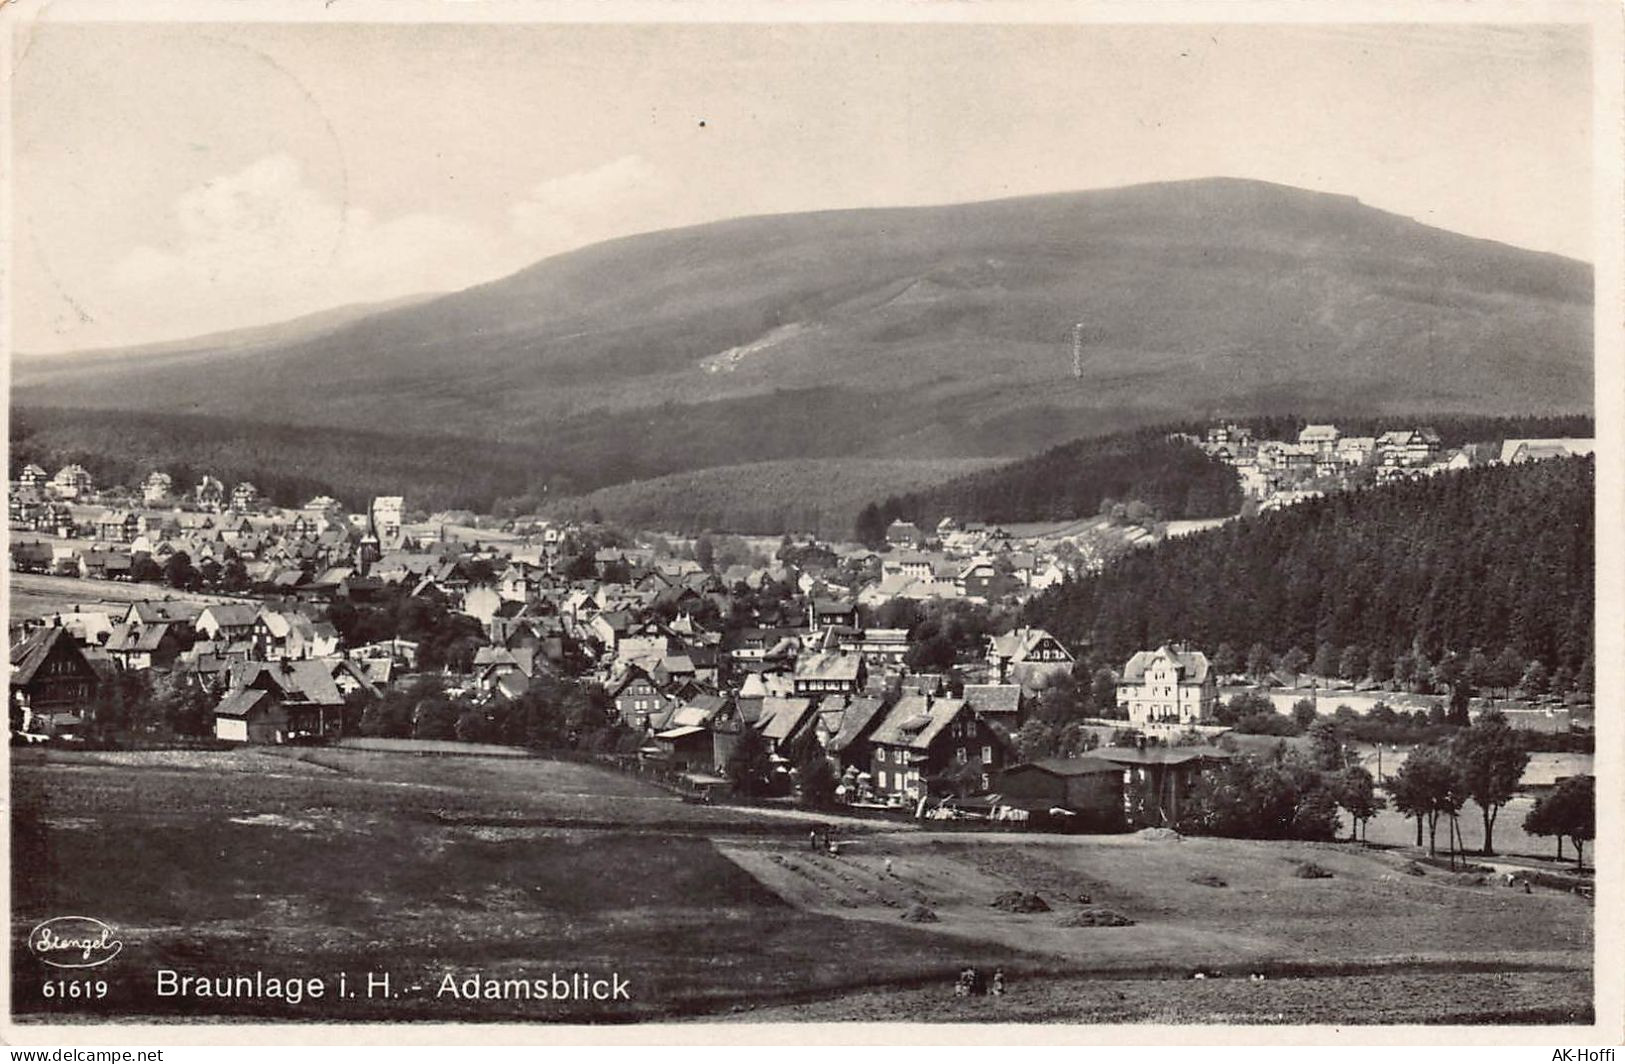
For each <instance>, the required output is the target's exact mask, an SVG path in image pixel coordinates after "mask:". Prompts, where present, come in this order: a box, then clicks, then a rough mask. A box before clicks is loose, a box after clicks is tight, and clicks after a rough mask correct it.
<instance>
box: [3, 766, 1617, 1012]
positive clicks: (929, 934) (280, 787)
mask: <svg viewBox="0 0 1625 1064" xmlns="http://www.w3.org/2000/svg"><path fill="white" fill-rule="evenodd" d="M13 767H14V771H13V795H12V797H13V803H14V806H13V808H14V813H13V861H12V868H13V873H12V875H13V879H12V887H13V896H14V899H15V901H14V910H13V914H12V920H13V930H14V943H15V945H14V947H13V962H14V970H15V972H16V973H17V979H16V981H15V983H14V989H13V995H14V996H13V1007H14V1010H15V1012H16V1013H17V1014H18V1015H19V1017H21V1018H24V1019H40V1018H45V1017H49V1016H51V1015H53V1014H60V1013H61V1010H62V1009H63V1008H68V1009H71V1010H72V1015H73V1016H74V1017H76V1018H78V1019H83V1020H85V1021H95V1020H102V1019H109V1018H121V1019H128V1018H158V1019H169V1018H174V1019H177V1020H178V1019H181V1018H182V1017H183V1016H184V1017H198V1016H209V1015H214V1016H217V1017H222V1016H223V1017H232V1018H244V1019H247V1018H251V1017H252V1018H259V1019H264V1018H274V1019H288V1020H312V1021H313V1020H328V1021H331V1020H341V1021H342V1020H356V1021H364V1020H420V1021H421V1020H428V1021H457V1020H480V1021H486V1020H491V1021H495V1020H506V1021H513V1020H537V1021H542V1022H552V1021H587V1022H627V1021H636V1020H657V1019H680V1018H691V1019H708V1018H709V1019H715V1018H721V1017H732V1016H737V1017H739V1018H744V1019H752V1020H757V1019H762V1020H765V1019H783V1020H795V1019H821V1020H880V1019H885V1020H898V1019H918V1020H975V1019H986V1018H1000V1019H1009V1020H1020V1021H1055V1020H1068V1021H1074V1022H1080V1021H1088V1022H1097V1021H1105V1022H1142V1021H1143V1022H1169V1021H1175V1022H1259V1023H1281V1022H1287V1023H1298V1022H1340V1023H1362V1022H1365V1023H1373V1022H1446V1021H1451V1022H1488V1021H1490V1020H1500V1021H1502V1022H1555V1021H1557V1020H1583V1019H1586V1018H1588V1017H1589V1014H1590V1010H1591V1000H1590V996H1591V989H1590V985H1591V976H1590V946H1591V934H1592V932H1591V909H1590V907H1589V904H1588V903H1587V902H1585V901H1584V900H1582V899H1579V898H1576V897H1573V896H1570V895H1566V894H1561V893H1558V892H1555V891H1536V892H1535V893H1534V894H1531V895H1525V894H1523V893H1522V892H1521V891H1512V890H1507V889H1505V888H1497V887H1492V886H1474V885H1470V884H1469V883H1467V882H1465V881H1463V880H1461V879H1458V878H1454V877H1451V876H1448V875H1445V874H1442V873H1439V874H1433V873H1430V874H1429V875H1427V876H1424V877H1421V878H1414V877H1410V876H1407V875H1405V874H1404V873H1403V872H1402V871H1401V866H1402V865H1403V863H1404V862H1403V860H1402V859H1401V858H1400V857H1398V856H1397V855H1392V854H1384V853H1379V852H1375V851H1366V850H1356V849H1352V848H1344V847H1336V846H1312V845H1308V844H1291V843H1287V844H1273V843H1248V842H1232V841H1224V840H1185V841H1182V842H1181V841H1172V842H1152V841H1147V840H1143V839H1139V838H1137V837H1133V836H1123V837H1093V838H1091V837H1059V836H1022V835H981V834H969V835H967V834H961V833H947V834H942V833H933V832H926V831H919V830H913V829H912V826H909V825H897V826H895V827H894V826H892V825H889V824H887V823H884V822H881V823H877V824H876V825H875V826H874V827H873V828H872V829H871V830H868V831H862V830H857V829H854V830H851V831H849V832H847V833H846V834H845V841H844V844H843V847H842V852H841V854H840V855H839V856H836V857H830V856H828V855H824V854H818V853H813V852H811V850H810V849H809V847H808V845H807V838H806V836H807V830H808V826H809V821H808V820H806V819H804V818H802V817H800V816H799V815H797V814H795V813H791V812H788V811H785V810H774V811H771V812H769V811H757V810H750V809H740V808H729V807H726V806H715V807H713V806H697V805H690V804H685V803H683V802H681V801H679V800H678V799H676V798H674V797H672V796H671V795H669V794H667V793H666V792H664V791H661V790H658V789H656V788H653V787H651V786H648V785H646V784H644V783H643V782H641V781H639V780H637V779H636V778H633V777H629V776H624V775H620V774H617V773H613V772H610V771H607V770H603V769H599V768H596V767H592V766H586V765H577V764H568V763H559V762H550V761H541V760H533V759H525V760H514V759H494V758H493V759H481V758H472V757H461V758H433V757H417V756H409V755H402V754H395V753H381V752H371V751H356V750H338V749H323V750H306V751H293V750H267V749H258V750H255V749H244V750H236V751H231V752H226V753H200V752H186V753H178V752H177V753H162V752H154V753H145V752H143V753H90V752H61V751H40V750H34V749H29V750H17V751H14V752H13ZM1305 859H1312V860H1314V861H1316V862H1317V863H1319V864H1321V865H1323V866H1325V867H1326V868H1327V869H1329V870H1331V872H1332V873H1333V875H1332V878H1329V879H1314V880H1308V879H1299V878H1297V877H1296V876H1295V875H1294V874H1293V873H1294V871H1295V869H1296V867H1297V865H1298V863H1300V862H1301V861H1303V860H1305ZM1196 875H1209V876H1217V877H1219V878H1221V879H1223V880H1224V881H1225V883H1226V884H1227V885H1226V886H1224V887H1222V888H1221V887H1212V886H1205V885H1200V884H1197V883H1194V882H1192V881H1191V880H1192V877H1193V876H1196ZM1011 889H1019V890H1025V891H1036V892H1038V893H1039V894H1040V895H1041V896H1043V897H1044V898H1045V899H1046V900H1047V901H1048V903H1049V905H1050V906H1051V910H1052V911H1050V912H1046V913H1032V914H1027V913H1011V912H1005V911H1003V910H1001V909H998V908H995V907H993V906H992V905H991V904H990V903H991V901H992V899H993V898H994V897H996V896H997V895H998V894H999V893H1001V892H1003V891H1007V890H1011ZM1083 896H1087V897H1088V898H1089V899H1090V903H1091V904H1094V905H1101V906H1107V907H1110V908H1112V909H1114V910H1116V911H1118V912H1121V913H1123V914H1124V915H1126V916H1128V917H1130V918H1131V919H1133V920H1135V921H1136V923H1135V925H1134V926H1129V927H1085V928H1074V927H1063V926H1061V924H1060V920H1061V918H1062V917H1063V916H1064V915H1065V914H1066V913H1067V912H1069V911H1070V910H1072V909H1075V908H1077V907H1078V906H1080V905H1081V904H1083V903H1082V901H1081V900H1080V899H1081V898H1082V897H1083ZM915 905H925V906H928V907H929V908H930V909H931V910H932V911H933V912H934V913H935V914H936V915H937V917H938V922H936V923H911V922H907V921H905V920H903V919H902V918H901V917H902V914H903V913H904V912H906V911H908V910H909V909H910V907H912V906H915ZM67 914H82V915H90V916H95V917H98V918H100V919H103V920H106V921H108V922H109V923H112V924H114V925H116V926H117V927H118V929H119V935H120V937H121V939H122V940H123V941H124V942H125V943H126V946H125V950H124V952H123V953H122V954H121V955H120V956H119V957H118V958H116V959H115V960H114V961H113V962H111V963H110V964H109V965H107V966H106V967H105V968H103V969H97V970H96V972H97V973H98V974H100V973H102V972H105V973H106V978H108V980H109V982H110V986H111V990H110V993H109V995H108V998H107V999H106V1000H104V1001H101V1002H95V1003H86V1002H77V1003H73V1004H71V1005H68V1006H62V1005H60V1004H58V1003H55V1002H47V1001H46V1000H45V999H44V998H43V997H42V996H41V982H40V980H41V978H42V976H44V975H46V974H49V970H48V969H45V968H43V967H42V966H41V965H40V964H39V963H38V962H37V961H36V960H35V959H34V958H33V957H32V956H31V955H30V954H29V953H28V952H27V950H26V948H24V947H23V946H22V943H23V941H24V939H25V937H26V935H27V932H28V930H29V929H30V928H32V927H33V926H34V925H35V924H37V923H38V922H39V921H40V920H43V919H46V918H48V917H51V916H59V915H67ZM1487 929H1492V930H1493V933H1486V931H1487ZM966 965H976V966H978V967H983V968H990V967H993V966H999V967H1002V968H1003V969H1004V971H1005V972H1006V975H1007V978H1008V980H1009V985H1010V987H1011V993H1010V994H1009V995H1008V996H1007V997H1005V998H1003V999H999V1000H998V1001H996V1002H995V1001H986V1000H982V999H977V1000H975V1001H966V1000H965V999H956V998H954V997H953V996H952V994H951V993H950V987H951V985H952V982H953V978H954V973H956V972H957V971H958V970H960V969H961V968H962V967H964V966H966ZM166 967H167V968H172V969H175V970H177V971H181V972H186V973H192V974H206V975H224V974H238V973H248V974H252V973H253V972H254V971H256V970H260V971H263V972H264V973H266V974H267V975H279V976H285V977H293V976H297V977H304V978H308V977H312V976H321V977H324V978H327V979H329V980H334V979H336V977H337V974H338V973H340V972H344V973H348V977H349V983H350V986H351V987H352V988H354V987H357V986H359V985H361V984H362V982H363V981H364V980H365V978H366V975H367V973H369V972H372V973H384V972H387V973H389V975H390V977H391V981H392V987H394V988H396V989H397V992H398V993H399V996H398V997H388V998H384V997H377V998H368V997H367V996H365V994H364V993H362V994H359V995H358V996H356V997H353V998H349V997H346V998H341V999H339V1000H333V999H331V998H329V999H328V1000H326V1001H321V1002H311V1001H307V1002H304V1003H302V1004H300V1005H297V1006H295V1005H288V1004H282V1003H278V1002H274V1001H270V1002H267V1001H259V1002H256V1001H248V1002H242V1001H228V1002H199V1001H197V1000H185V1001H177V1000H176V999H173V998H160V997H158V996H157V994H156V992H155V985H156V983H155V973H156V971H157V970H158V969H159V968H166ZM1198 969H1200V970H1204V971H1206V972H1209V973H1212V974H1213V975H1214V976H1215V978H1212V979H1207V980H1202V981H1193V980H1191V975H1192V974H1193V972H1194V971H1196V970H1198ZM577 971H580V972H587V973H590V974H593V975H595V976H598V977H608V976H610V975H612V974H618V975H620V976H621V977H623V978H625V979H627V980H628V981H629V985H630V993H631V1000H630V1001H625V1002H613V1003H592V1002H585V1003H583V1002H576V1003H555V1002H543V1001H529V1002H526V1001H467V1000H462V999H460V998H457V997H454V996H437V991H438V989H439V987H440V985H441V983H442V981H443V979H444V978H445V976H446V975H447V974H448V973H449V974H451V975H452V976H453V977H454V979H457V980H461V979H464V978H466V977H468V976H470V975H475V974H479V975H482V976H485V977H491V978H497V979H505V978H527V979H535V978H547V977H549V976H551V974H552V973H554V972H558V973H560V974H567V973H570V972H577ZM1253 971H1257V972H1259V973H1261V974H1265V975H1267V977H1268V978H1267V979H1266V980H1264V981H1251V980H1248V979H1246V978H1244V977H1243V978H1234V977H1235V976H1245V974H1248V973H1251V972H1253ZM1221 974H1222V976H1223V977H1222V978H1220V977H1218V976H1220V975H1221ZM1172 981H1178V982H1179V983H1180V985H1179V986H1178V988H1177V992H1174V988H1172V987H1171V986H1170V984H1171V982H1172ZM1198 984H1200V985H1198ZM413 988H416V989H413Z"/></svg>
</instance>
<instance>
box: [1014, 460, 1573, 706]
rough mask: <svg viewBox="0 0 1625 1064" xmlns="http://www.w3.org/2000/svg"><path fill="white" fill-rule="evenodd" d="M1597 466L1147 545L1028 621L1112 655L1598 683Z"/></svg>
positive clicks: (1355, 495)
mask: <svg viewBox="0 0 1625 1064" xmlns="http://www.w3.org/2000/svg"><path fill="white" fill-rule="evenodd" d="M1594 475H1595V466H1594V463H1593V460H1592V459H1591V458H1563V459H1556V460H1551V461H1543V462H1534V463H1528V464H1520V465H1514V466H1488V467H1484V468H1481V469H1474V470H1466V471H1462V472H1458V473H1449V474H1442V475H1439V476H1436V477H1432V478H1428V479H1423V480H1418V481H1413V482H1408V483H1400V484H1392V485H1387V486H1384V487H1379V488H1368V489H1364V490H1359V491H1350V492H1344V493H1339V494H1333V495H1328V496H1326V497H1324V498H1320V499H1315V500H1312V501H1309V502H1306V503H1302V504H1300V505H1297V506H1293V507H1289V508H1287V509H1283V510H1279V511H1274V512H1271V513H1267V514H1263V515H1260V516H1257V517H1251V518H1242V519H1238V520H1235V521H1232V522H1230V523H1229V524H1226V525H1225V526H1223V527H1221V528H1217V529H1213V530H1210V531H1207V532H1203V533H1200V534H1197V535H1192V536H1188V537H1185V538H1181V539H1174V540H1168V541H1165V542H1163V543H1161V544H1159V545H1157V546H1155V547H1152V548H1149V549H1146V550H1143V551H1137V552H1135V553H1133V554H1132V555H1130V556H1128V557H1126V558H1124V559H1122V560H1121V561H1119V562H1118V563H1116V564H1115V565H1113V566H1111V567H1109V568H1108V569H1107V570H1105V571H1103V572H1101V573H1099V574H1097V575H1094V576H1090V577H1086V578H1083V579H1079V580H1073V581H1069V582H1067V583H1066V584H1063V585H1061V586H1060V587H1057V588H1054V589H1052V590H1051V591H1049V592H1046V593H1044V594H1043V595H1041V596H1040V597H1038V598H1037V599H1035V600H1034V601H1033V602H1032V603H1031V604H1029V607H1028V614H1029V618H1030V620H1031V621H1032V622H1033V623H1037V624H1041V625H1044V626H1046V627H1048V628H1050V629H1051V630H1052V631H1054V632H1055V633H1056V634H1057V635H1059V636H1060V637H1062V638H1063V639H1065V640H1067V641H1069V642H1071V643H1074V644H1083V643H1091V644H1093V647H1094V649H1095V650H1096V651H1097V652H1098V653H1099V654H1101V655H1102V656H1103V657H1104V659H1105V660H1109V661H1117V660H1126V659H1127V658H1128V656H1129V655H1130V654H1131V653H1133V652H1134V651H1136V650H1139V649H1142V648H1146V647H1155V646H1157V645H1159V644H1161V643H1164V642H1169V641H1184V642H1186V643H1189V644H1191V645H1193V646H1195V647H1197V648H1199V649H1204V650H1206V651H1207V652H1208V653H1210V654H1212V653H1214V652H1215V649H1216V648H1219V647H1221V646H1224V647H1228V648H1230V650H1231V652H1233V653H1236V654H1238V655H1239V656H1242V657H1243V659H1245V656H1246V655H1248V652H1249V648H1253V647H1255V646H1262V647H1263V648H1265V649H1266V650H1267V651H1268V652H1270V653H1271V654H1274V655H1282V654H1287V653H1289V652H1291V651H1292V650H1293V649H1294V648H1296V649H1297V650H1299V651H1301V654H1302V660H1309V658H1310V657H1311V656H1314V655H1317V654H1320V653H1323V651H1322V648H1326V647H1330V648H1333V649H1334V650H1336V651H1337V652H1338V658H1339V660H1340V661H1341V660H1342V659H1343V657H1344V653H1343V652H1344V651H1347V650H1349V648H1353V649H1352V652H1350V653H1349V654H1348V658H1349V659H1350V660H1355V661H1360V662H1364V663H1369V664H1368V666H1367V667H1364V668H1362V669H1361V670H1360V671H1362V672H1366V673H1367V674H1369V675H1371V676H1372V677H1373V678H1375V679H1378V680H1385V679H1387V678H1388V677H1389V676H1390V675H1392V672H1393V669H1394V667H1395V663H1396V662H1398V663H1399V666H1398V667H1399V668H1400V669H1411V668H1420V667H1422V666H1425V665H1427V664H1428V663H1429V662H1433V663H1437V662H1439V661H1440V660H1441V659H1442V658H1444V657H1445V656H1447V655H1449V654H1451V653H1454V654H1455V655H1458V656H1459V657H1460V658H1461V660H1463V661H1468V660H1474V659H1479V658H1488V659H1498V658H1502V657H1503V656H1504V657H1505V658H1511V657H1513V656H1516V657H1517V658H1518V659H1521V660H1522V661H1523V662H1526V663H1533V662H1535V661H1539V662H1541V663H1542V664H1543V666H1544V668H1545V669H1546V670H1551V672H1552V675H1553V676H1563V677H1566V678H1568V679H1569V682H1570V683H1571V684H1572V685H1574V686H1580V687H1588V686H1589V682H1590V674H1591V669H1592V600H1593V595H1594V590H1593V587H1594V584H1593V579H1594V574H1593V566H1594V561H1593V541H1594V524H1593V513H1592V499H1593V481H1594ZM1475 652H1478V653H1477V654H1475ZM1553 687H1554V688H1555V689H1562V685H1561V684H1554V685H1553Z"/></svg>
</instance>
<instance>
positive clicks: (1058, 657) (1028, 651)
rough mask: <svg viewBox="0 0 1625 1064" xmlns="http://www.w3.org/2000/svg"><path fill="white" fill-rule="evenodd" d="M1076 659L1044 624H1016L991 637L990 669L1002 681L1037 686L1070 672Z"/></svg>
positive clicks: (1026, 686) (1032, 688) (1030, 686)
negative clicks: (1012, 627)
mask: <svg viewBox="0 0 1625 1064" xmlns="http://www.w3.org/2000/svg"><path fill="white" fill-rule="evenodd" d="M1075 661H1076V659H1075V658H1073V656H1072V652H1071V651H1070V650H1068V649H1067V648H1066V646H1065V645H1064V644H1063V643H1062V642H1061V641H1060V640H1059V639H1057V638H1055V636H1053V635H1051V634H1050V633H1049V632H1047V631H1045V630H1044V629H1042V628H1015V629H1012V630H1011V631H1009V632H1006V633H1005V634H1003V635H999V636H992V637H990V638H989V639H988V651H987V663H988V667H989V671H990V672H991V673H992V674H993V677H994V678H995V679H996V680H997V682H999V683H1001V684H1002V683H1016V684H1019V685H1021V686H1022V687H1025V688H1026V689H1027V690H1029V691H1032V690H1036V689H1037V688H1038V687H1039V686H1041V685H1042V684H1043V683H1044V681H1046V680H1047V679H1049V677H1051V676H1054V675H1056V674H1057V673H1064V672H1070V671H1071V670H1072V666H1073V664H1074V663H1075Z"/></svg>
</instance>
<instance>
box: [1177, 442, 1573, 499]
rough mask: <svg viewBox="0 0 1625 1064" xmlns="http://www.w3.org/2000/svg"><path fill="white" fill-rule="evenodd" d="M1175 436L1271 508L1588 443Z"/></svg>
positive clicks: (1570, 449)
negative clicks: (1451, 444)
mask: <svg viewBox="0 0 1625 1064" xmlns="http://www.w3.org/2000/svg"><path fill="white" fill-rule="evenodd" d="M1180 438H1182V439H1185V440H1187V441H1188V442H1190V443H1192V444H1195V445H1196V446H1197V447H1200V448H1201V449H1202V450H1203V451H1204V452H1205V453H1207V454H1208V455H1210V456H1212V457H1214V458H1217V459H1219V460H1220V461H1222V462H1224V463H1225V464H1227V465H1229V466H1230V467H1231V468H1233V469H1234V470H1235V471H1236V475H1237V477H1239V478H1240V480H1241V488H1242V492H1243V494H1245V495H1246V496H1247V497H1248V498H1251V499H1254V500H1256V501H1257V502H1258V504H1259V508H1260V509H1273V508H1276V507H1280V506H1286V505H1290V504H1292V503H1295V502H1300V501H1302V500H1304V499H1308V498H1314V497H1317V496H1319V495H1323V494H1325V493H1326V492H1328V491H1340V490H1344V489H1347V488H1349V487H1352V486H1354V484H1355V483H1356V482H1358V481H1359V479H1360V478H1362V477H1364V478H1367V479H1368V480H1369V481H1370V482H1374V483H1378V484H1383V483H1388V482H1390V481H1394V480H1409V479H1414V478H1416V477H1425V476H1435V475H1437V474H1439V473H1445V472H1450V471H1452V470H1458V469H1470V468H1472V467H1474V466H1478V465H1488V464H1492V463H1495V462H1502V463H1508V462H1521V461H1530V460H1533V459H1537V458H1551V457H1559V456H1562V455H1569V454H1591V453H1592V451H1593V450H1594V449H1595V443H1594V441H1592V440H1588V439H1585V440H1583V439H1552V440H1506V441H1503V443H1502V445H1501V448H1500V450H1499V451H1497V450H1496V449H1495V447H1494V445H1493V444H1487V443H1486V444H1466V445H1464V446H1461V447H1455V448H1446V447H1444V446H1443V442H1442V440H1441V439H1440V437H1439V434H1438V432H1436V431H1434V430H1433V429H1432V428H1430V427H1427V426H1419V427H1412V428H1399V429H1391V430H1389V431H1386V432H1383V433H1381V434H1379V435H1376V436H1350V435H1345V434H1343V433H1342V432H1341V431H1339V429H1338V428H1337V426H1336V425H1332V424H1311V425H1305V426H1304V427H1303V428H1302V429H1301V430H1300V431H1299V432H1298V438H1297V439H1296V440H1266V439H1256V438H1254V435H1253V431H1252V430H1251V429H1250V428H1248V427H1247V426H1245V425H1237V424H1232V423H1230V422H1222V423H1220V424H1217V425H1213V426H1211V427H1210V428H1208V430H1207V432H1206V433H1205V434H1204V435H1202V436H1191V435H1182V436H1181V437H1180Z"/></svg>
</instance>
